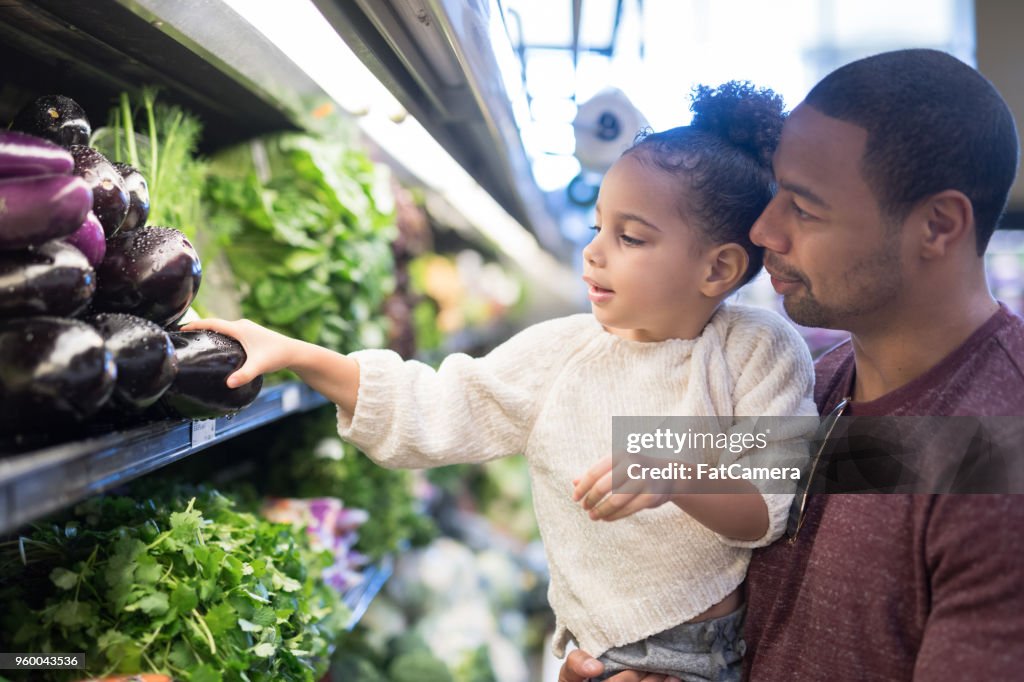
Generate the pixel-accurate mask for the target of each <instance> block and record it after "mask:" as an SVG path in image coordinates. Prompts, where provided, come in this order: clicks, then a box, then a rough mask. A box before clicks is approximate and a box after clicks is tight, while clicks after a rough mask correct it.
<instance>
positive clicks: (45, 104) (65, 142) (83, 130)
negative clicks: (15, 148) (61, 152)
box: [11, 95, 92, 147]
mask: <svg viewBox="0 0 1024 682" xmlns="http://www.w3.org/2000/svg"><path fill="white" fill-rule="evenodd" d="M11 127H12V128H13V129H14V130H20V131H22V132H26V133H29V134H30V135H37V136H39V137H44V138H46V139H47V140H52V141H53V142H56V143H57V144H59V145H61V146H62V147H70V146H71V145H73V144H89V136H90V135H92V126H91V125H89V119H88V118H87V117H86V115H85V109H83V108H82V107H80V106H79V105H78V102H76V101H75V100H73V99H71V98H70V97H65V96H64V95H43V96H42V97H40V98H39V99H37V100H36V101H34V102H32V103H31V104H29V105H27V106H25V107H24V108H23V109H22V110H21V111H19V112H18V113H17V114H16V115H15V116H14V121H13V123H11Z"/></svg>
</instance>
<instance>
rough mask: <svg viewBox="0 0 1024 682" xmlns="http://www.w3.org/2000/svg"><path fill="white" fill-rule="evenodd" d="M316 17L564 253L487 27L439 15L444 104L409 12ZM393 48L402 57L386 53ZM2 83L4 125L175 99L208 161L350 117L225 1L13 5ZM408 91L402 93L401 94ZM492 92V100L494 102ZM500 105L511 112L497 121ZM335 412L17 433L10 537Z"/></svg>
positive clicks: (263, 406)
mask: <svg viewBox="0 0 1024 682" xmlns="http://www.w3.org/2000/svg"><path fill="white" fill-rule="evenodd" d="M318 5H319V7H320V9H321V10H322V11H324V13H325V14H326V15H327V16H328V18H329V19H330V20H331V23H332V25H333V26H334V28H335V29H336V30H337V31H338V32H339V33H340V34H341V35H343V36H344V37H345V39H346V40H347V41H348V42H349V43H350V44H352V45H353V46H354V47H355V48H356V49H357V50H361V51H362V53H363V54H362V56H363V58H364V60H366V61H368V62H370V63H371V65H372V64H373V63H377V64H378V65H379V64H381V63H385V62H387V63H388V70H387V72H386V73H385V72H384V71H381V70H380V69H376V72H377V74H378V76H381V77H382V80H384V82H385V83H386V84H388V85H391V86H392V87H393V88H395V89H396V94H398V95H399V97H400V99H401V100H402V102H403V104H405V105H406V106H407V107H408V109H409V110H410V111H412V112H413V113H414V114H416V115H417V116H418V117H420V118H421V120H422V121H423V122H424V123H425V124H426V127H427V128H428V129H429V130H430V131H431V132H432V133H433V134H434V135H435V136H436V137H437V138H438V139H439V140H440V141H441V143H442V144H443V145H444V146H445V147H446V148H447V149H448V150H449V152H450V153H451V154H452V155H453V156H454V157H455V158H456V160H458V161H459V162H460V163H462V164H463V166H464V167H465V168H466V169H467V171H469V173H471V174H472V176H473V177H474V178H475V179H476V180H477V181H478V182H479V183H480V185H482V186H483V188H485V189H486V190H487V191H489V192H490V194H491V195H492V196H493V197H494V198H495V199H496V200H497V201H498V202H499V204H500V205H501V206H502V207H503V208H504V210H506V211H507V212H508V214H509V215H510V216H512V217H513V218H514V219H516V220H518V221H519V222H520V223H521V224H522V225H525V226H527V227H528V228H530V229H531V230H532V231H533V232H534V234H535V235H537V236H538V237H540V238H541V241H542V242H546V244H547V245H548V246H551V247H554V248H558V247H560V246H564V245H560V244H559V241H558V237H557V233H558V232H557V228H556V227H555V226H554V223H553V221H552V220H551V218H550V216H547V215H546V214H545V212H544V209H543V201H542V200H541V197H540V195H539V192H538V191H537V189H536V187H535V185H533V183H532V177H531V176H530V173H529V169H528V164H527V163H526V159H525V156H524V154H523V150H522V146H521V143H520V142H519V140H518V133H517V131H516V128H515V124H514V121H513V120H512V117H511V115H510V112H509V111H508V110H507V109H504V108H501V107H504V106H505V105H506V103H507V98H504V97H502V96H500V93H499V92H495V91H493V88H494V84H493V81H494V79H493V78H489V76H493V73H492V74H488V73H481V72H480V62H479V59H478V58H479V57H481V55H483V54H484V52H483V51H482V50H485V49H486V47H487V46H486V45H476V47H475V49H476V50H477V52H476V53H475V54H471V55H467V54H463V53H462V52H461V49H457V48H458V45H460V44H463V45H466V44H469V43H468V42H465V38H467V34H465V33H463V34H462V35H461V37H458V36H457V35H456V34H455V33H453V32H455V31H462V32H465V31H467V30H478V29H479V24H478V23H477V24H473V25H470V24H464V23H459V25H458V26H455V25H453V24H452V23H451V20H452V17H450V16H448V15H447V14H446V12H447V10H449V9H452V8H451V7H449V8H447V9H445V8H435V9H439V12H440V14H439V15H435V16H441V17H446V18H445V25H444V29H443V30H444V31H446V32H447V33H443V34H438V35H445V36H447V37H449V38H451V37H453V36H455V38H454V40H455V42H446V41H445V40H441V41H438V40H436V39H434V40H432V41H431V44H432V45H433V48H431V49H434V48H438V49H442V48H443V49H448V50H451V52H450V53H449V54H448V55H447V58H449V59H451V60H453V61H451V63H450V65H451V67H452V68H451V70H450V71H449V75H450V76H452V78H455V79H457V80H458V79H461V82H454V81H452V82H449V84H448V87H447V89H445V90H444V92H443V93H441V92H440V91H435V90H431V85H430V83H428V82H426V81H424V80H423V73H422V72H416V69H415V68H413V65H412V64H411V63H410V62H409V61H408V57H409V56H410V55H411V54H412V53H413V51H414V50H412V48H415V43H416V41H418V40H422V36H419V37H416V36H413V37H412V38H411V40H412V41H413V42H412V43H409V42H405V43H404V44H402V45H398V44H396V43H395V41H396V40H399V38H400V34H403V32H404V31H406V30H408V29H410V28H411V29H415V28H416V27H415V26H409V25H408V24H401V22H398V23H396V22H395V21H394V15H395V13H396V12H398V11H400V10H401V11H406V10H405V9H403V8H404V6H403V5H402V4H401V3H395V4H394V5H392V4H391V3H363V2H354V3H346V2H321V3H318ZM387 16H391V17H392V19H391V20H387V19H386V17H387ZM463 18H470V19H471V18H472V17H463ZM477 19H479V17H478V18H477ZM430 30H431V31H433V30H435V29H434V28H431V29H430ZM407 39H409V36H408V35H405V37H404V38H402V40H407ZM385 45H389V46H390V47H389V48H388V50H390V52H389V53H388V54H387V55H386V51H385V50H384V49H383V46H385ZM417 49H418V48H417ZM371 53H372V54H371ZM375 60H376V61H375ZM488 68H494V67H493V65H489V67H488ZM0 69H2V72H3V78H2V83H3V85H2V89H0V119H2V120H4V121H7V120H10V119H11V118H12V117H13V115H14V114H15V113H16V111H17V110H18V109H19V108H21V107H22V106H23V105H24V104H26V103H27V102H29V101H31V100H32V99H34V98H35V97H37V96H39V95H43V94H49V93H61V94H63V95H66V96H69V97H71V98H72V99H74V100H76V101H77V102H79V103H80V104H81V105H82V106H83V107H84V108H85V109H86V110H87V111H90V112H104V111H106V110H107V109H108V108H109V107H110V105H111V103H112V102H114V101H115V98H116V97H117V95H118V94H119V93H121V92H125V91H127V92H137V91H138V89H139V88H140V87H141V86H142V85H152V86H156V87H158V88H159V92H160V97H161V99H162V100H163V101H165V102H168V103H170V104H173V105H176V106H180V107H181V108H182V109H184V110H186V111H189V112H192V113H194V114H196V115H197V116H198V118H199V119H201V120H202V122H203V126H204V134H203V137H202V139H201V143H200V150H201V151H202V152H203V153H206V154H209V153H212V152H215V151H217V150H219V149H222V148H225V147H228V146H230V145H233V144H235V143H238V142H240V141H244V140H249V139H251V138H254V137H256V136H260V135H265V134H268V133H275V132H281V131H301V130H307V129H315V128H317V127H318V126H320V125H321V121H320V118H321V117H322V116H323V115H324V112H325V111H330V110H331V109H332V108H333V109H334V111H335V114H334V115H339V116H341V115H343V114H342V113H340V112H338V111H337V107H333V106H332V104H331V98H330V97H328V95H327V94H326V93H325V92H324V91H323V90H322V89H321V88H320V87H319V86H318V85H317V84H316V83H315V82H314V81H313V80H312V79H311V78H310V77H309V76H308V75H307V74H306V73H305V72H304V71H303V70H302V69H300V68H298V67H297V66H296V65H295V64H294V63H293V62H292V61H291V60H290V59H289V58H288V57H287V55H285V54H284V53H283V52H282V51H281V50H280V49H278V48H277V46H275V45H274V44H273V43H272V42H271V41H270V40H268V39H267V38H266V37H264V35H263V34H261V33H260V32H259V31H257V30H256V29H255V28H253V27H252V26H251V25H250V24H249V23H248V22H247V21H246V20H244V19H243V18H242V17H240V16H239V15H238V14H237V13H236V12H235V11H234V10H232V9H231V8H230V7H229V6H228V5H227V4H225V3H222V2H219V1H217V0H195V1H192V2H180V3H167V2H159V1H157V0H97V1H95V2H87V3H69V2H63V1H61V0H12V1H11V2H6V3H3V5H2V6H0ZM403 69H405V70H406V72H405V74H404V75H403V74H402V73H401V71H402V70H403ZM410 77H411V78H410ZM413 81H416V82H417V83H418V85H417V86H416V88H413V87H412V85H411V83H413ZM400 82H401V83H403V84H404V85H403V87H401V88H398V87H397V84H398V83H400ZM484 85H486V86H487V87H488V88H490V89H491V90H492V91H491V92H488V93H482V92H481V90H480V88H481V87H482V86H484ZM496 104H500V105H501V106H500V107H499V108H498V109H495V105H496ZM97 123H98V124H102V121H99V122H97ZM496 150H497V151H498V153H497V154H495V153H494V152H495V151H496ZM392 161H393V159H392ZM396 171H397V174H398V175H399V176H400V177H403V178H409V176H410V173H409V172H408V171H407V170H405V169H401V168H398V169H396ZM413 179H414V180H415V178H413ZM491 243H492V245H493V241H492V242H491ZM324 403H325V401H324V399H323V398H322V397H321V396H319V395H317V394H316V393H314V392H312V391H311V390H309V389H308V388H307V387H306V386H304V385H302V384H299V383H296V382H288V383H284V384H281V385H277V386H273V387H269V388H266V389H264V390H263V392H262V393H261V395H260V396H259V397H258V399H257V400H256V402H255V403H253V404H252V405H250V406H249V407H247V408H245V409H243V410H242V411H240V412H239V413H237V414H234V415H231V416H230V417H223V418H219V419H209V420H200V421H191V420H172V421H156V422H149V423H144V424H138V425H134V426H132V425H129V426H127V427H120V428H117V429H112V428H111V427H110V425H102V424H95V425H90V426H87V427H85V428H83V429H82V430H80V431H78V432H77V433H76V438H75V439H74V440H71V441H69V442H68V441H63V442H62V441H60V440H59V439H54V438H53V434H42V433H38V434H37V433H31V432H29V433H23V434H19V435H18V436H17V437H16V438H13V439H11V440H7V441H5V442H4V443H3V449H4V453H5V456H3V457H0V535H10V534H11V533H13V532H16V531H18V530H19V529H23V528H26V527H27V525H28V524H30V523H32V522H35V521H38V520H40V519H42V518H44V517H45V516H46V515H47V514H50V513H52V512H55V511H58V510H61V509H66V508H68V507H69V506H70V505H73V504H75V503H76V502H79V501H81V500H84V499H86V498H88V497H90V496H92V495H95V494H97V493H102V492H105V491H110V490H112V489H116V488H118V487H120V486H123V485H124V484H126V483H127V482H129V481H131V480H133V479H136V478H138V477H142V476H146V475H147V474H151V473H152V472H155V471H157V470H159V469H161V468H163V467H165V466H167V465H169V464H171V463H174V462H177V461H180V460H183V459H185V458H188V457H190V456H191V455H193V454H196V453H198V452H201V451H203V450H205V449H207V448H211V447H214V446H217V445H220V444H223V443H225V442H226V441H228V440H230V439H233V438H235V437H237V436H239V435H240V434H242V433H245V432H247V431H251V430H254V429H268V428H270V429H272V428H274V427H273V426H272V425H273V424H275V423H276V422H278V421H279V420H281V419H283V418H285V417H287V416H289V415H292V414H295V413H298V412H304V411H308V410H311V409H313V408H316V407H318V406H321V405H323V404H324ZM391 562H392V559H391V558H389V557H385V558H384V559H383V560H381V561H380V562H378V563H377V564H375V565H373V566H371V567H370V568H369V569H368V570H367V571H366V575H365V576H364V580H363V581H362V582H361V583H360V584H359V585H358V586H357V587H355V588H353V589H351V590H349V591H348V592H347V593H346V594H345V599H344V601H345V603H346V605H347V606H348V607H349V609H350V610H351V612H352V617H351V620H350V622H349V627H351V626H353V625H354V624H355V623H356V621H357V620H358V619H359V617H360V616H361V615H362V613H363V612H364V611H365V610H366V607H367V605H368V604H369V602H370V600H372V599H373V597H374V595H375V594H376V592H377V591H378V590H379V589H380V587H381V585H382V584H383V582H384V581H385V580H386V579H387V577H388V576H389V575H390V572H391Z"/></svg>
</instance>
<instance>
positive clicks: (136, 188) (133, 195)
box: [114, 162, 149, 230]
mask: <svg viewBox="0 0 1024 682" xmlns="http://www.w3.org/2000/svg"><path fill="white" fill-rule="evenodd" d="M114 169H115V170H116V171H117V172H118V173H120V174H121V178H122V179H123V180H124V186H125V188H126V189H127V190H128V215H127V216H125V219H124V222H123V223H121V229H122V230H134V229H135V228H136V227H142V226H143V225H145V224H146V219H147V218H149V185H148V184H147V183H146V178H144V177H142V173H140V172H139V171H138V169H137V168H135V166H130V165H128V164H127V163H120V162H117V163H115V164H114Z"/></svg>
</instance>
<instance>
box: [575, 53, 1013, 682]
mask: <svg viewBox="0 0 1024 682" xmlns="http://www.w3.org/2000/svg"><path fill="white" fill-rule="evenodd" d="M1017 155H1018V142H1017V135H1016V131H1015V128H1014V123H1013V118H1012V116H1011V114H1010V112H1009V110H1008V108H1007V106H1006V103H1005V102H1004V101H1003V99H1002V97H1001V96H1000V95H999V93H998V92H997V91H996V90H995V88H993V87H992V85H991V84H990V83H989V82H988V81H987V80H985V79H984V78H983V77H982V76H981V75H980V74H978V73H977V72H976V71H975V70H974V69H972V68H970V67H968V66H967V65H965V64H963V63H962V62H960V61H958V60H956V59H954V58H953V57H951V56H949V55H947V54H944V53H941V52H937V51H933V50H902V51H898V52H890V53H885V54H881V55H876V56H873V57H869V58H867V59H862V60H859V61H856V62H853V63H851V64H848V65H847V66H844V67H842V68H840V69H838V70H836V71H835V72H833V73H831V74H829V75H828V76H826V78H825V79H824V80H823V81H822V82H821V83H819V84H818V85H817V86H816V87H815V88H814V89H813V90H812V91H811V92H810V94H809V95H808V96H807V99H806V100H805V101H804V102H803V103H802V104H801V105H800V106H798V107H797V108H796V109H795V110H794V111H793V113H792V115H791V116H790V117H789V119H788V121H787V122H786V124H785V127H784V129H783V133H782V139H781V141H780V143H779V147H778V149H777V151H776V154H775V156H774V159H773V166H774V171H775V175H776V180H777V184H778V193H777V195H776V197H775V198H774V199H773V200H772V202H771V204H770V205H769V206H768V208H767V209H766V210H765V212H764V213H763V214H762V216H761V217H760V218H759V220H758V221H757V223H756V224H755V225H754V227H753V230H752V232H751V236H752V238H753V240H754V242H755V243H758V244H760V245H762V246H764V247H765V249H766V254H765V269H766V270H767V271H768V273H769V274H770V275H771V278H772V284H773V286H774V287H775V289H776V290H777V291H778V292H779V293H781V294H782V295H783V297H784V304H785V308H786V311H787V312H788V314H789V315H790V316H791V317H792V318H793V320H794V321H795V322H798V323H800V324H803V325H808V326H819V327H827V328H832V329H845V330H849V331H850V332H851V340H850V341H848V342H846V343H844V344H841V345H840V346H838V347H837V348H836V349H834V350H832V351H831V352H829V353H828V354H826V355H825V356H824V357H822V358H821V359H820V360H819V361H818V363H817V377H816V379H817V386H816V391H815V398H816V401H817V403H818V408H819V411H821V412H822V414H827V413H830V412H832V411H833V410H834V409H835V408H836V407H837V406H839V405H841V404H842V403H843V400H844V399H847V403H846V405H845V408H844V409H845V414H847V415H944V416H954V415H975V416H1000V415H1014V416H1020V415H1024V321H1022V320H1021V319H1020V318H1019V317H1017V316H1015V315H1012V314H1011V313H1010V312H1009V311H1007V310H1006V308H1005V307H1004V306H1002V305H1001V304H999V303H998V302H996V301H995V300H994V299H993V298H992V297H991V295H990V293H989V291H988V287H987V284H986V280H985V272H984V262H983V257H982V256H983V253H984V251H985V248H986V246H987V244H988V241H989V238H990V237H991V235H992V232H993V230H994V228H995V226H996V223H997V222H998V219H999V216H1000V215H1001V214H1002V211H1003V209H1004V208H1005V203H1006V197H1007V194H1008V192H1009V188H1010V185H1011V184H1012V182H1013V178H1014V175H1015V173H1016V168H1017ZM796 504H797V505H799V504H800V500H799V499H798V500H797V501H796ZM796 511H797V512H798V513H797V514H795V517H797V518H798V524H795V527H794V528H793V531H794V532H793V534H792V537H790V538H788V539H787V538H783V539H782V540H780V541H778V542H777V543H775V544H774V545H772V546H770V547H766V548H763V549H761V550H756V551H755V553H754V555H753V558H752V560H751V564H750V568H749V572H748V576H747V600H748V601H747V616H746V624H745V632H744V639H745V640H746V644H747V654H746V659H745V672H746V675H747V676H748V677H749V679H752V680H783V679H785V680H819V679H829V680H830V682H840V681H842V680H875V679H878V680H882V679H886V680H889V679H893V680H900V679H904V680H909V679H915V680H933V679H934V680H939V679H941V680H960V679H1012V678H1015V677H1017V676H1019V675H1020V671H1021V670H1024V645H1022V642H1024V561H1021V559H1020V557H1022V556H1024V532H1022V531H1021V528H1024V497H1020V496H1012V495H1006V496H995V495H930V496H928V495H811V496H810V497H809V498H808V499H807V502H806V505H805V506H803V507H802V513H799V511H800V509H799V508H798V509H797V510H796ZM797 528H798V529H799V530H797ZM595 666H596V667H595ZM599 667H600V666H599V664H597V662H596V661H594V660H593V659H590V658H589V657H588V656H586V655H585V654H584V653H583V652H573V654H572V655H571V656H570V659H569V661H568V662H567V663H566V665H565V666H563V671H562V676H561V678H560V679H561V680H562V681H563V682H576V681H578V680H581V679H583V678H584V677H585V676H586V675H588V674H589V675H596V674H598V668H599ZM612 679H613V680H615V681H616V682H635V681H638V680H644V681H645V682H660V681H662V680H665V679H671V678H664V677H663V676H660V675H644V674H643V673H621V674H620V675H618V676H616V677H614V678H612Z"/></svg>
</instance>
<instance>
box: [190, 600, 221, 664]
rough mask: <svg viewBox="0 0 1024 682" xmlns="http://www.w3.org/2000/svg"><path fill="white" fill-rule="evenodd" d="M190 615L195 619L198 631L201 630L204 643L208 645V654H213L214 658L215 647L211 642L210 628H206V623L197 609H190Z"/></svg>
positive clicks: (215, 653)
mask: <svg viewBox="0 0 1024 682" xmlns="http://www.w3.org/2000/svg"><path fill="white" fill-rule="evenodd" d="M192 613H193V615H195V617H196V618H195V623H196V625H198V626H199V629H200V630H202V633H203V634H204V635H205V636H206V642H207V644H209V645H210V653H211V654H213V655H214V656H216V655H217V645H216V644H215V643H214V641H213V633H212V632H210V628H208V627H207V626H206V621H205V620H204V619H203V616H202V615H201V614H200V613H199V610H198V609H192Z"/></svg>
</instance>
